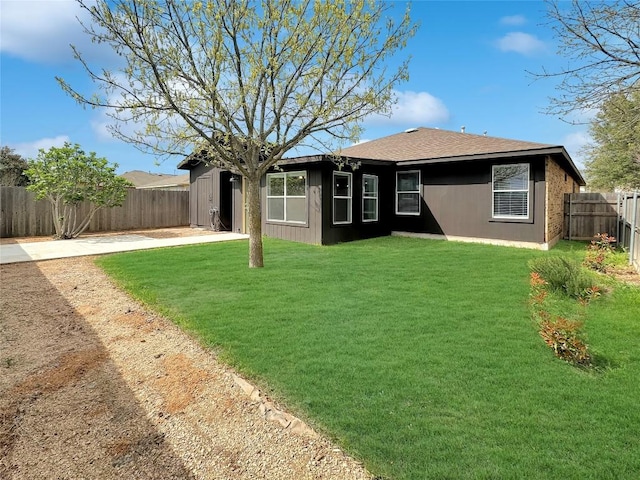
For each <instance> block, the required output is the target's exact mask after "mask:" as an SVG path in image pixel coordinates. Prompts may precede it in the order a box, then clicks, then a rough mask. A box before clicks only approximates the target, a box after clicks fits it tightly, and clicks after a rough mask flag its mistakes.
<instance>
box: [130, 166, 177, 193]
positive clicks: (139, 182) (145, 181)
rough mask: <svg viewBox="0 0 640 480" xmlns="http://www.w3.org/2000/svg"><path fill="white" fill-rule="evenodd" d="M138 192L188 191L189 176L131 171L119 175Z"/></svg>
mask: <svg viewBox="0 0 640 480" xmlns="http://www.w3.org/2000/svg"><path fill="white" fill-rule="evenodd" d="M120 176H121V177H123V178H126V179H127V180H129V181H130V182H131V183H132V184H133V186H134V187H135V188H137V189H140V190H149V189H156V190H189V174H184V175H169V174H165V173H151V172H143V171H142V170H131V171H130V172H125V173H123V174H122V175H120Z"/></svg>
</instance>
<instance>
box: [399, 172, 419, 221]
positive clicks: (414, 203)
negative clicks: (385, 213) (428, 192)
mask: <svg viewBox="0 0 640 480" xmlns="http://www.w3.org/2000/svg"><path fill="white" fill-rule="evenodd" d="M396 214H398V215H420V171H419V170H414V171H410V172H396Z"/></svg>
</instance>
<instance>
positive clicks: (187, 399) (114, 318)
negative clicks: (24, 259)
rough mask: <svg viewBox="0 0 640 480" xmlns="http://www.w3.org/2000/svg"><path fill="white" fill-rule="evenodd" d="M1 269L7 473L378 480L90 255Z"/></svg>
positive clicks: (1, 405) (0, 358)
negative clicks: (149, 307)
mask: <svg viewBox="0 0 640 480" xmlns="http://www.w3.org/2000/svg"><path fill="white" fill-rule="evenodd" d="M0 273H1V275H2V296H1V300H0V312H1V313H0V370H1V375H0V478H3V479H5V478H6V479H10V478H12V479H38V478H101V479H111V478H113V479H116V478H118V479H119V478H138V479H142V478H149V479H151V478H153V479H164V478H203V479H204V478H206V479H256V478H269V479H368V478H371V476H370V475H369V474H368V473H367V472H366V471H365V469H364V468H363V466H362V465H361V464H360V463H358V462H357V461H355V460H353V459H352V458H350V457H348V456H347V455H346V454H345V453H343V452H342V451H341V450H340V449H339V448H337V447H336V446H335V445H333V444H332V443H331V442H330V441H328V440H327V439H326V438H324V437H323V436H321V435H318V434H317V433H316V432H314V431H313V430H311V429H310V428H308V427H307V426H306V425H305V424H304V423H302V422H301V421H300V420H298V419H295V418H293V417H291V416H289V415H288V414H286V412H284V411H283V410H284V409H283V408H281V407H280V406H278V405H274V404H273V403H271V402H270V401H269V399H266V398H264V396H263V395H261V394H260V392H258V391H257V390H256V389H254V388H253V387H252V386H251V385H250V384H248V383H247V382H245V381H243V380H242V379H239V378H238V377H237V376H236V375H235V373H234V372H233V371H232V370H231V369H229V368H228V367H226V366H225V365H222V364H220V363H219V362H218V361H217V359H216V356H215V354H213V353H212V352H209V351H207V350H205V349H203V348H202V347H200V346H199V345H198V344H197V342H195V341H194V340H193V339H192V338H190V337H189V336H188V335H186V334H185V333H183V332H182V331H181V330H179V329H178V328H177V327H175V326H174V325H173V324H172V323H171V322H170V321H168V320H167V319H165V318H162V317H161V316H158V315H156V314H153V313H150V312H149V311H146V310H145V309H144V308H143V307H142V306H141V305H139V304H138V303H136V302H135V301H134V300H132V299H131V298H130V297H128V296H127V295H126V294H124V293H122V292H121V291H120V290H118V289H117V288H116V287H115V286H114V285H113V284H112V283H111V282H110V281H109V279H108V278H107V277H106V276H105V275H104V274H103V273H102V271H101V270H100V269H98V268H97V267H96V266H95V265H94V264H93V262H92V259H91V258H87V257H85V258H71V259H62V260H52V261H46V262H33V263H24V264H11V265H3V266H2V267H1V269H0Z"/></svg>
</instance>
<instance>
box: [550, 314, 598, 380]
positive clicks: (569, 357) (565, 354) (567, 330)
mask: <svg viewBox="0 0 640 480" xmlns="http://www.w3.org/2000/svg"><path fill="white" fill-rule="evenodd" d="M581 327H582V323H581V322H576V321H571V320H567V319H566V318H562V317H555V318H553V319H552V318H549V317H548V316H546V318H543V320H542V321H541V322H540V336H541V337H542V339H543V340H544V342H545V343H546V344H547V345H549V347H551V349H552V350H553V352H554V354H555V355H556V357H558V358H561V359H562V360H565V361H567V362H569V363H571V364H573V365H578V366H581V367H589V366H591V354H590V353H589V347H588V346H587V344H586V342H585V341H584V340H583V339H582V338H581V334H580V328H581Z"/></svg>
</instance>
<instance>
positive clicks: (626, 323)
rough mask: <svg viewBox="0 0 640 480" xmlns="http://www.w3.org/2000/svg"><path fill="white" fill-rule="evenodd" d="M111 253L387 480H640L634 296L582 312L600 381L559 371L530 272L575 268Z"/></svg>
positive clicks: (345, 248)
mask: <svg viewBox="0 0 640 480" xmlns="http://www.w3.org/2000/svg"><path fill="white" fill-rule="evenodd" d="M265 252H266V253H265V264H266V267H265V268H264V269H260V270H249V269H248V268H247V266H246V265H247V244H246V242H233V243H221V244H209V245H204V246H189V247H183V248H172V249H163V250H153V251H145V252H135V253H127V254H118V255H113V256H109V257H103V258H102V259H100V261H99V263H100V265H101V266H102V267H103V268H104V269H105V270H106V271H107V272H108V273H110V274H111V275H113V276H114V277H115V278H116V279H117V280H118V281H119V282H120V283H121V284H122V285H123V286H124V287H125V288H126V289H127V290H129V291H130V292H132V293H133V294H134V295H136V296H137V297H138V298H140V299H142V300H143V301H145V302H147V303H148V304H150V305H151V306H153V307H155V308H157V309H159V310H161V311H162V312H163V313H165V314H167V315H169V316H170V317H171V318H173V319H174V320H175V321H176V322H177V323H178V324H180V325H181V326H182V327H183V328H185V329H187V330H188V331H191V332H193V333H194V334H195V335H196V336H197V337H199V338H200V339H201V341H202V342H203V343H204V344H206V345H208V346H210V347H212V348H215V349H216V350H218V351H219V352H220V354H221V356H222V358H223V359H224V360H226V361H227V362H229V363H230V364H232V365H233V366H235V367H236V368H238V369H239V370H241V371H242V372H244V373H245V374H246V375H248V376H250V377H251V378H252V379H253V380H254V381H256V382H258V383H259V384H260V385H261V386H262V387H263V388H268V389H269V390H270V392H271V394H272V395H274V396H275V397H276V398H277V399H278V400H279V401H281V402H284V403H286V404H287V405H288V407H289V408H290V409H291V410H293V411H294V413H296V414H297V415H299V416H301V417H302V418H304V419H305V420H307V421H308V422H309V423H310V424H311V425H312V426H314V427H315V428H317V429H319V430H321V431H324V432H325V433H327V434H328V435H330V436H331V437H332V438H333V439H334V440H335V441H337V442H339V444H341V445H342V446H343V447H344V448H346V449H347V450H348V451H349V452H350V453H351V454H353V455H355V456H356V457H358V458H360V459H362V460H363V461H364V462H365V465H366V466H367V468H368V469H370V471H372V472H373V473H374V474H375V475H377V476H378V477H379V478H393V479H428V478H437V479H445V478H451V479H464V478H474V479H476V478H478V479H481V478H487V479H488V478H500V479H508V478H514V479H515V478H518V479H519V478H579V479H590V478H593V479H606V478H617V479H620V478H622V479H624V478H636V476H637V472H639V471H640V447H639V446H638V441H637V440H638V432H639V431H640V400H639V398H640V397H639V395H638V385H640V289H637V288H630V287H629V288H626V287H622V286H618V287H616V288H615V289H614V290H613V293H611V294H609V295H605V296H603V297H602V298H600V299H598V300H597V301H595V302H593V303H592V304H591V305H590V306H589V310H588V314H587V315H588V316H587V320H586V322H585V330H586V333H587V337H588V340H589V343H590V345H591V346H592V348H593V350H594V351H595V352H597V354H598V355H599V356H600V357H602V358H606V359H607V363H608V365H610V366H611V368H609V369H608V370H606V371H604V372H603V373H600V374H597V375H596V374H589V373H587V372H584V371H581V370H578V369H575V368H573V367H571V366H570V365H568V364H566V363H564V362H562V361H560V360H558V359H556V358H554V357H553V355H552V353H551V351H550V350H549V349H548V348H547V347H546V346H545V345H544V343H543V341H542V339H541V338H540V337H539V336H538V333H537V331H536V328H535V326H534V325H533V323H532V320H531V319H530V317H529V310H528V305H527V299H528V293H529V285H528V268H527V262H528V260H530V259H531V258H533V257H535V256H537V255H548V254H557V253H562V254H569V255H575V256H579V255H580V254H581V252H582V249H578V248H577V247H576V246H575V244H570V243H563V244H561V245H560V247H559V248H558V250H556V251H552V252H549V253H544V252H534V251H528V250H521V249H514V248H506V247H496V246H488V245H471V244H462V243H455V242H443V241H429V240H421V239H408V238H396V237H387V238H379V239H373V240H367V241H361V242H352V243H347V244H342V245H337V246H332V247H318V246H310V245H304V244H296V243H290V242H285V241H277V240H273V239H266V240H265Z"/></svg>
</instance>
